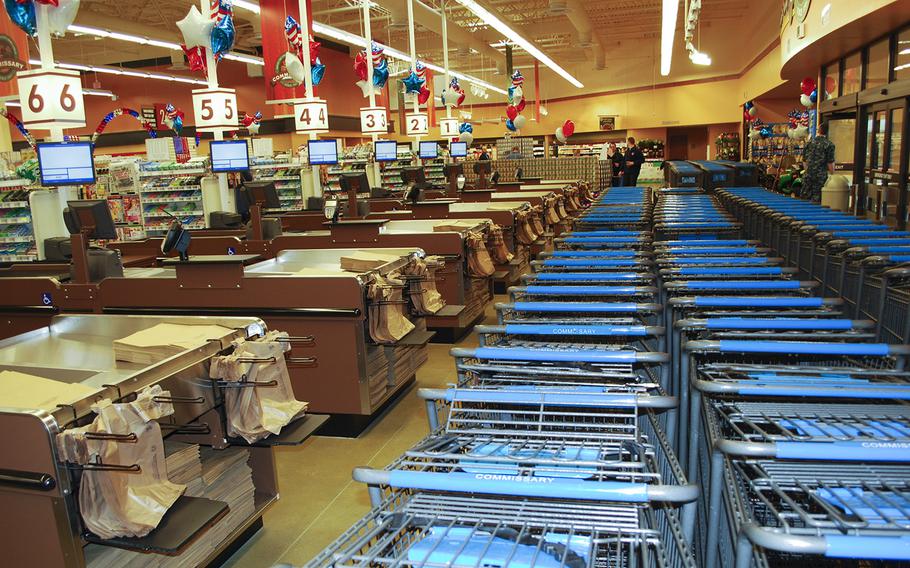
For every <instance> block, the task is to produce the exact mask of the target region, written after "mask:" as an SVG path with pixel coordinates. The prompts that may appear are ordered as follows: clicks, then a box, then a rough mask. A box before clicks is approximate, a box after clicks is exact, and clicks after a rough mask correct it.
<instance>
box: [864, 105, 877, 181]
mask: <svg viewBox="0 0 910 568" xmlns="http://www.w3.org/2000/svg"><path fill="white" fill-rule="evenodd" d="M874 125H875V118H873V116H872V113H869V119H868V120H867V121H866V162H865V164H866V167H867V168H870V167H872V143H873V142H874V141H875V136H874V135H873V127H874Z"/></svg>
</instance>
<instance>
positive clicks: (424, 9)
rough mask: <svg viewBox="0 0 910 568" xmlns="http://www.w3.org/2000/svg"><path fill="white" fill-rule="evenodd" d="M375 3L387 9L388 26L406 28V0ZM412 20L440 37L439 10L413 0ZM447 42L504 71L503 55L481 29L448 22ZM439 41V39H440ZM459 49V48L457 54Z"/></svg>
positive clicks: (378, 0) (379, 0)
mask: <svg viewBox="0 0 910 568" xmlns="http://www.w3.org/2000/svg"><path fill="white" fill-rule="evenodd" d="M375 1H376V3H377V4H379V5H380V6H382V7H383V8H385V9H386V10H388V11H389V14H390V20H389V26H390V27H397V28H399V29H401V28H407V26H408V9H407V0H375ZM414 22H415V23H416V24H417V25H419V26H420V27H422V28H424V29H427V30H430V31H431V32H433V33H435V34H437V35H438V36H440V38H441V37H442V17H441V16H440V15H439V12H437V11H436V10H434V9H433V8H430V7H429V6H427V5H426V4H424V3H423V2H420V1H419V0H414ZM447 31H448V35H449V44H450V45H456V46H464V47H466V48H467V49H473V50H474V51H476V52H477V53H479V54H480V55H481V56H482V57H484V58H485V59H490V60H492V61H494V62H495V64H496V69H497V70H498V72H500V73H502V72H504V71H505V56H504V55H503V54H502V53H500V52H499V51H497V50H495V49H493V48H492V47H490V43H492V41H489V38H487V34H485V33H484V32H481V31H477V32H469V31H468V30H466V29H464V28H462V27H461V26H458V25H454V24H453V23H451V20H450V23H449V26H448V30H447ZM440 42H441V40H440ZM460 53H461V50H460V49H459V54H460Z"/></svg>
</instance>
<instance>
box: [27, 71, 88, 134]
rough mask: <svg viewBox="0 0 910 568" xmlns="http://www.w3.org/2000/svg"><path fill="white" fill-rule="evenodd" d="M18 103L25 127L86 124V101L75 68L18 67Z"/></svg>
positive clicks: (47, 127)
mask: <svg viewBox="0 0 910 568" xmlns="http://www.w3.org/2000/svg"><path fill="white" fill-rule="evenodd" d="M18 81H19V104H20V105H22V124H23V125H24V126H25V127H26V128H39V129H49V128H53V127H59V128H79V127H82V126H85V102H84V101H83V100H82V79H81V78H80V76H79V72H78V71H70V70H68V69H54V70H53V71H44V70H40V69H38V70H35V71H20V72H19V74H18Z"/></svg>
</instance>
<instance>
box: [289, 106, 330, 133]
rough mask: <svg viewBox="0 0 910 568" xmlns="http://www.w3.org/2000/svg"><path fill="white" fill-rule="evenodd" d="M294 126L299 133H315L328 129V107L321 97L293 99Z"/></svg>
mask: <svg viewBox="0 0 910 568" xmlns="http://www.w3.org/2000/svg"><path fill="white" fill-rule="evenodd" d="M294 128H295V130H296V131H297V132H298V133H301V134H316V133H319V132H328V130H329V107H328V105H327V104H326V102H325V101H324V100H323V99H298V100H296V101H294Z"/></svg>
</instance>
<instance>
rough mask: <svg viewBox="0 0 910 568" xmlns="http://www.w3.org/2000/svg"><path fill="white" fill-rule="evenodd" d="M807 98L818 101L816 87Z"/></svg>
mask: <svg viewBox="0 0 910 568" xmlns="http://www.w3.org/2000/svg"><path fill="white" fill-rule="evenodd" d="M809 100H810V101H812V102H813V103H814V102H817V101H818V89H813V90H812V93H811V94H810V95H809Z"/></svg>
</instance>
